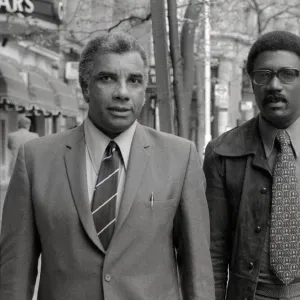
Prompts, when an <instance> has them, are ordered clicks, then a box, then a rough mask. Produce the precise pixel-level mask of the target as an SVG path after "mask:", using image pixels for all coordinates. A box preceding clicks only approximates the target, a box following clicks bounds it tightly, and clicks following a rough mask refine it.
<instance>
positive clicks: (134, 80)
mask: <svg viewBox="0 0 300 300" xmlns="http://www.w3.org/2000/svg"><path fill="white" fill-rule="evenodd" d="M129 81H130V82H131V83H135V84H140V83H142V79H140V78H130V80H129Z"/></svg>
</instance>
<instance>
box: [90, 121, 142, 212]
mask: <svg viewBox="0 0 300 300" xmlns="http://www.w3.org/2000/svg"><path fill="white" fill-rule="evenodd" d="M136 124H137V122H136V121H135V122H134V123H133V124H132V125H131V126H130V127H129V128H128V129H127V130H126V131H124V132H122V133H121V134H120V135H118V136H117V137H116V138H115V139H113V141H114V142H115V143H116V144H117V145H118V146H119V149H120V152H121V155H122V157H121V158H120V170H121V171H120V173H119V174H120V175H119V181H118V190H117V202H116V217H117V216H118V212H119V207H120V202H121V198H122V195H123V189H124V184H125V179H126V170H127V166H128V160H129V154H130V149H131V143H132V139H133V136H134V133H135V129H136ZM84 136H85V145H86V147H85V154H86V173H87V187H88V196H89V202H90V204H91V202H92V199H93V193H94V188H95V185H96V181H97V178H98V173H99V170H100V165H101V162H102V159H103V156H104V152H105V149H106V147H107V146H108V144H109V142H110V141H111V140H112V139H111V138H109V137H108V136H106V135H105V134H104V133H103V132H101V131H100V130H99V129H98V128H97V127H96V126H95V125H94V124H93V123H92V121H91V120H90V119H89V118H86V120H85V121H84Z"/></svg>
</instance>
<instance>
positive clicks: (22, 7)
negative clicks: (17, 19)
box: [0, 0, 34, 14]
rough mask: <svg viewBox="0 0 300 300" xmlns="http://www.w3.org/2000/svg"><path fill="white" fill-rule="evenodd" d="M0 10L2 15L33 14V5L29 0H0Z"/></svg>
mask: <svg viewBox="0 0 300 300" xmlns="http://www.w3.org/2000/svg"><path fill="white" fill-rule="evenodd" d="M0 10H1V11H2V12H4V13H26V14H31V13H33V12H34V4H33V2H32V1H31V0H0Z"/></svg>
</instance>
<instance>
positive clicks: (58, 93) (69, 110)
mask: <svg viewBox="0 0 300 300" xmlns="http://www.w3.org/2000/svg"><path fill="white" fill-rule="evenodd" d="M48 83H49V84H50V86H51V87H52V89H53V91H54V96H55V99H56V104H57V105H58V106H59V108H60V111H61V113H62V115H64V116H70V117H76V116H77V115H78V112H79V107H78V101H77V99H76V95H75V93H74V92H73V90H72V87H71V86H68V85H67V84H65V83H64V82H63V81H61V80H59V79H57V78H54V77H50V76H49V77H48Z"/></svg>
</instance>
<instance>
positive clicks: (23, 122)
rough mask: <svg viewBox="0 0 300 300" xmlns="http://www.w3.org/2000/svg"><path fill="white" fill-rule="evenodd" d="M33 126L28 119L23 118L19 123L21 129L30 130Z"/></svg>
mask: <svg viewBox="0 0 300 300" xmlns="http://www.w3.org/2000/svg"><path fill="white" fill-rule="evenodd" d="M30 125H31V120H30V119H29V118H27V117H21V118H20V119H19V121H18V126H19V128H26V129H29V128H30Z"/></svg>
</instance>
